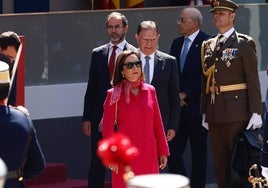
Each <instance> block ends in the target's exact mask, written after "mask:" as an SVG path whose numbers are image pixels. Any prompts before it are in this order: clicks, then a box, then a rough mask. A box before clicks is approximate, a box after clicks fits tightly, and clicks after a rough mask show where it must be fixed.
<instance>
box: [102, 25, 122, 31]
mask: <svg viewBox="0 0 268 188" xmlns="http://www.w3.org/2000/svg"><path fill="white" fill-rule="evenodd" d="M122 28H124V26H122V25H115V26H113V25H107V26H106V27H105V29H107V30H110V31H112V30H113V29H114V30H116V31H117V30H119V29H122Z"/></svg>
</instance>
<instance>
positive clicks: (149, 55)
mask: <svg viewBox="0 0 268 188" xmlns="http://www.w3.org/2000/svg"><path fill="white" fill-rule="evenodd" d="M159 37H160V34H159V29H158V26H157V24H156V23H155V22H154V21H142V22H141V23H140V24H139V26H138V31H137V33H136V35H135V38H136V41H137V43H138V45H139V51H140V54H141V60H142V68H143V69H142V70H143V71H144V73H145V79H146V82H147V83H149V84H152V85H153V86H154V87H155V89H156V94H157V98H158V103H159V107H160V112H161V116H162V120H163V124H164V128H165V131H166V137H167V141H168V142H170V141H171V140H172V139H173V138H174V136H175V135H176V131H177V129H178V125H179V118H180V99H179V74H178V67H177V61H176V58H175V57H173V56H171V55H169V54H166V53H164V52H161V51H159V50H158V49H157V47H158V40H159ZM169 149H170V150H171V153H172V150H173V149H176V148H171V147H170V148H169Z"/></svg>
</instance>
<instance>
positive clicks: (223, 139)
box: [209, 122, 249, 188]
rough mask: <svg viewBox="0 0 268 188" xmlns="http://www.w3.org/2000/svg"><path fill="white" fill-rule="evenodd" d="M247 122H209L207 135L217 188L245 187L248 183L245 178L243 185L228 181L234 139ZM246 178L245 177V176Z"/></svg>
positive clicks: (229, 179) (229, 178)
mask: <svg viewBox="0 0 268 188" xmlns="http://www.w3.org/2000/svg"><path fill="white" fill-rule="evenodd" d="M246 123H247V122H232V123H217V124H209V136H210V139H211V149H212V154H213V159H214V169H215V177H216V181H217V184H218V188H237V187H241V188H242V187H243V188H246V187H247V185H249V183H248V182H247V180H246V179H245V185H244V184H243V185H241V186H240V185H237V184H236V185H234V184H233V183H230V181H231V176H230V158H231V152H232V149H233V145H234V140H235V138H236V137H237V136H238V134H239V133H241V131H242V130H243V129H245V126H246ZM245 178H247V177H245Z"/></svg>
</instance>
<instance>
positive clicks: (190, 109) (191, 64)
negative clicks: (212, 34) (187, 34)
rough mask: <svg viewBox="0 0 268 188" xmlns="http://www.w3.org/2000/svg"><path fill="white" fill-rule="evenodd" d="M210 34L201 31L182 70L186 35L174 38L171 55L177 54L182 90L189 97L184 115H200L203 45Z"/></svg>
mask: <svg viewBox="0 0 268 188" xmlns="http://www.w3.org/2000/svg"><path fill="white" fill-rule="evenodd" d="M208 37H209V36H208V35H207V34H206V33H204V32H202V31H200V32H199V33H198V35H197V36H196V38H195V39H194V41H193V43H192V45H191V47H190V49H189V51H188V54H187V57H186V60H185V65H184V67H183V71H182V72H181V67H180V54H181V50H182V46H183V42H184V37H178V38H176V39H174V40H173V42H172V45H171V48H170V55H172V56H175V57H176V59H177V62H178V68H179V70H178V72H179V75H180V92H185V93H186V94H187V97H186V98H185V102H186V103H187V104H188V105H187V106H183V107H182V112H181V113H182V114H183V116H188V117H198V116H199V115H200V99H201V75H202V66H201V54H200V51H201V45H202V42H203V41H204V40H206V39H207V38H208Z"/></svg>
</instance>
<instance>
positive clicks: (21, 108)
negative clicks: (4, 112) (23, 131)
mask: <svg viewBox="0 0 268 188" xmlns="http://www.w3.org/2000/svg"><path fill="white" fill-rule="evenodd" d="M15 108H16V109H18V110H19V111H21V112H22V113H24V114H25V115H27V116H29V115H30V114H29V111H28V110H27V109H26V108H25V107H23V106H17V107H15Z"/></svg>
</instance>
